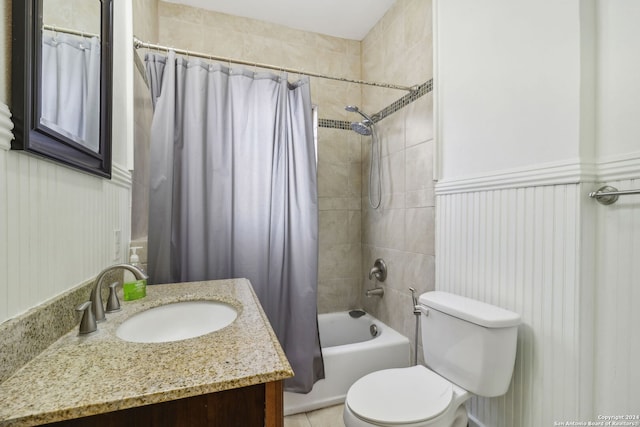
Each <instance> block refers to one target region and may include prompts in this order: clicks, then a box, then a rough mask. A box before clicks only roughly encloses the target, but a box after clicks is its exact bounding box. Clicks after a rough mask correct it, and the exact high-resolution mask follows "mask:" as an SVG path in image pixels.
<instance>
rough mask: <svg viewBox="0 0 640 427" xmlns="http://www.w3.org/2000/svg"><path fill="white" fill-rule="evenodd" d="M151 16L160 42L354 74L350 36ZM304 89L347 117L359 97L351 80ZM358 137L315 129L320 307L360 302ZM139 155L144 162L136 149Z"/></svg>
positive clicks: (171, 12) (168, 8)
mask: <svg viewBox="0 0 640 427" xmlns="http://www.w3.org/2000/svg"><path fill="white" fill-rule="evenodd" d="M138 13H152V11H150V10H146V11H144V12H143V10H142V9H141V10H140V11H138V10H136V11H135V14H138ZM158 17H159V21H158V23H159V37H158V42H159V43H160V44H162V45H166V46H174V47H179V48H182V49H188V50H193V51H198V52H204V53H212V54H215V55H220V56H227V57H232V58H241V59H243V60H247V61H255V62H262V63H269V64H279V65H282V66H283V67H289V68H296V69H303V70H310V71H315V72H319V73H327V74H332V75H339V76H345V77H350V78H354V79H359V78H360V42H358V41H354V40H346V39H340V38H336V37H329V36H325V35H321V34H316V33H310V32H305V31H299V30H295V29H291V28H287V27H283V26H280V25H275V24H269V23H266V22H262V21H256V20H253V19H248V18H242V17H237V16H231V15H226V14H221V13H216V12H210V11H206V10H202V9H196V8H192V7H188V6H182V5H177V4H173V3H167V2H162V1H161V2H159V3H158ZM135 19H136V20H137V17H135ZM248 28H249V29H250V31H247V29H248ZM139 37H141V38H142V36H139ZM289 79H290V80H295V79H297V76H295V75H290V76H289ZM311 91H312V101H313V103H314V104H315V105H317V106H318V115H319V117H320V118H325V119H332V120H348V119H350V118H351V117H352V114H353V113H348V112H346V111H345V110H344V107H345V106H346V105H348V104H355V105H358V104H359V103H360V96H361V95H360V86H359V85H356V84H349V83H344V82H339V81H331V80H323V79H316V78H312V81H311ZM144 136H145V135H140V138H142V139H144ZM136 138H138V136H137V137H136ZM136 144H138V142H137V141H136ZM360 144H361V143H360V138H359V136H358V135H356V134H355V133H353V132H350V131H347V130H339V129H328V128H320V129H319V130H318V181H319V182H318V190H319V198H320V200H319V206H320V215H319V224H320V232H319V247H320V254H319V292H318V294H319V295H318V299H319V303H318V304H319V306H318V308H319V311H320V312H330V311H336V310H344V309H348V308H354V307H359V306H360V304H361V303H360V300H359V298H360V297H359V295H360V272H359V269H360V265H361V245H360V241H361V238H360V235H361V221H360V218H361V209H360V198H361V173H362V172H361V159H360V156H361V149H360ZM137 161H138V160H137ZM140 161H142V162H143V161H144V154H143V155H142V156H141V157H140ZM134 180H135V178H134ZM134 186H135V184H134ZM134 191H135V190H134ZM143 210H144V208H141V209H139V210H136V208H135V206H134V219H133V224H134V227H135V224H136V223H137V221H136V218H135V217H136V216H138V217H143V216H145V215H146V214H144V213H142V211H143ZM146 227H147V225H146V220H141V222H140V223H139V227H138V230H139V232H138V233H137V234H134V238H139V237H141V236H142V235H144V234H145V231H146Z"/></svg>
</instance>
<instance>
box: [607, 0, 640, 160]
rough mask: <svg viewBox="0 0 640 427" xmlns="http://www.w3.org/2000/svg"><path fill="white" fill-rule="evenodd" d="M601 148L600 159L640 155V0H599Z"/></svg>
mask: <svg viewBox="0 0 640 427" xmlns="http://www.w3.org/2000/svg"><path fill="white" fill-rule="evenodd" d="M597 10H598V39H597V41H598V46H599V50H598V76H599V78H598V90H597V97H598V105H599V108H598V127H597V136H598V141H599V144H598V149H597V154H598V158H599V160H600V161H604V160H608V159H610V158H619V157H621V155H622V158H624V157H628V156H627V155H628V154H629V153H635V157H636V158H638V157H640V120H639V118H640V101H639V100H640V84H638V76H640V49H639V42H638V37H639V36H640V30H639V25H638V23H639V22H640V2H637V1H634V0H616V1H604V0H601V1H599V2H598V9H597Z"/></svg>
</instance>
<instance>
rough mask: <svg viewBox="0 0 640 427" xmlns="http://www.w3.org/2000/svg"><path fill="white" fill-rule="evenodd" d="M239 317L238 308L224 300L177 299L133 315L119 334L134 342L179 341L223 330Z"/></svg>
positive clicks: (117, 332)
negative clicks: (174, 301)
mask: <svg viewBox="0 0 640 427" xmlns="http://www.w3.org/2000/svg"><path fill="white" fill-rule="evenodd" d="M236 317H238V313H237V312H236V310H235V309H234V308H233V307H232V306H230V305H229V304H225V303H223V302H218V301H183V302H176V303H171V304H167V305H161V306H159V307H155V308H151V309H149V310H145V311H143V312H141V313H138V314H136V315H134V316H131V317H130V318H129V319H127V320H125V321H124V322H122V324H121V325H120V326H119V327H118V329H117V330H116V335H117V336H118V338H120V339H123V340H125V341H131V342H143V343H152V342H154V343H158V342H170V341H180V340H186V339H188V338H195V337H199V336H201V335H205V334H208V333H209V332H213V331H217V330H219V329H222V328H224V327H225V326H228V325H230V324H231V323H232V322H233V321H234V320H235V319H236Z"/></svg>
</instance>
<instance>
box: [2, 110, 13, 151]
mask: <svg viewBox="0 0 640 427" xmlns="http://www.w3.org/2000/svg"><path fill="white" fill-rule="evenodd" d="M12 131H13V122H12V121H11V110H9V106H7V105H6V104H4V103H2V102H0V150H7V151H8V150H10V149H11V140H13V132H12Z"/></svg>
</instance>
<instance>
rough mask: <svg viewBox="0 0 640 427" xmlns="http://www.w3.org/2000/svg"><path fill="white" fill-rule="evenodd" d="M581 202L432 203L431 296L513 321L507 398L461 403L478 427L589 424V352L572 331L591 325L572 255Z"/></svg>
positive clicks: (485, 198)
mask: <svg viewBox="0 0 640 427" xmlns="http://www.w3.org/2000/svg"><path fill="white" fill-rule="evenodd" d="M586 192H587V189H586V188H585V187H584V186H583V185H580V184H568V185H565V184H563V185H553V186H540V187H526V188H515V189H501V190H490V191H475V192H470V193H453V194H442V193H441V194H439V195H438V196H437V201H436V209H437V213H436V215H437V216H436V253H437V254H438V256H437V257H436V288H437V289H438V290H443V291H449V292H453V293H456V294H460V295H465V296H468V297H471V298H475V299H478V300H481V301H485V302H488V303H491V304H495V305H498V306H501V307H504V308H507V309H510V310H513V311H515V312H517V313H520V315H521V316H522V325H521V326H520V327H519V330H518V350H517V359H516V365H515V370H514V374H513V379H512V383H511V386H510V389H509V391H508V392H507V394H506V395H504V396H502V397H498V398H492V399H486V398H478V397H475V398H472V399H471V401H470V402H469V403H468V407H469V412H470V414H471V416H472V417H473V418H475V419H476V420H477V421H479V422H480V425H485V426H492V427H500V426H503V427H512V426H522V427H525V426H530V427H537V426H545V425H553V421H560V420H563V421H564V420H567V419H568V420H572V419H575V420H578V419H590V417H591V408H590V407H589V406H588V405H585V402H586V403H590V402H591V397H590V395H591V393H592V387H593V385H592V384H591V383H590V381H592V380H591V378H592V372H593V356H592V351H591V350H590V349H591V348H592V345H593V344H592V341H591V340H590V338H589V335H588V334H587V335H586V336H585V334H583V333H582V332H581V329H582V328H586V329H587V330H588V331H591V330H592V328H593V326H592V325H593V323H592V322H593V319H592V318H591V320H589V319H586V320H583V319H584V318H585V314H584V312H583V311H581V308H582V307H581V306H580V301H581V300H583V299H585V298H586V299H587V300H589V292H590V291H591V292H592V285H591V281H590V279H585V280H581V273H582V269H581V265H580V260H581V258H580V253H579V251H580V248H581V244H582V236H583V234H584V232H583V230H584V229H585V227H586V226H587V225H586V224H583V220H581V216H580V211H581V209H582V206H583V204H584V203H586V202H585V193H586ZM585 292H586V295H585ZM585 306H588V304H587V305H585ZM591 317H592V316H591Z"/></svg>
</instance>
